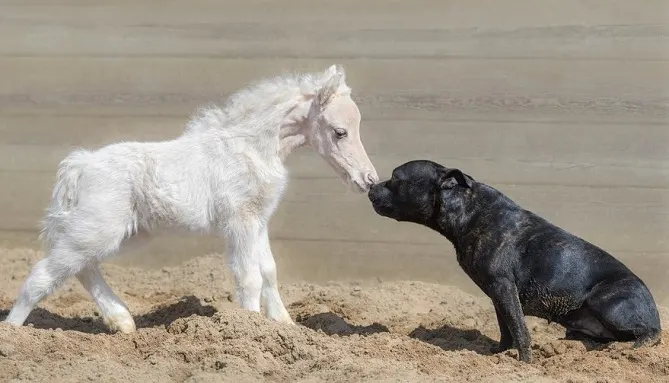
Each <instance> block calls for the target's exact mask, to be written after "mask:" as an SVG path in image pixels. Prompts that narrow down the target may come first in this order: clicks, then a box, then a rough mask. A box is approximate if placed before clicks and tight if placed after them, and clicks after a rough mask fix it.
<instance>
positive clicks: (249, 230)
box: [227, 222, 262, 312]
mask: <svg viewBox="0 0 669 383" xmlns="http://www.w3.org/2000/svg"><path fill="white" fill-rule="evenodd" d="M227 237H228V238H227V242H228V261H229V263H230V269H231V270H232V273H233V274H234V276H235V283H236V284H237V299H238V300H239V304H240V306H241V307H242V308H244V309H247V310H250V311H255V312H260V291H261V289H262V275H261V274H260V262H259V259H258V252H257V251H256V247H257V245H258V243H259V238H260V225H255V224H253V223H246V222H245V223H241V224H236V225H232V228H231V229H230V230H229V232H228V235H227Z"/></svg>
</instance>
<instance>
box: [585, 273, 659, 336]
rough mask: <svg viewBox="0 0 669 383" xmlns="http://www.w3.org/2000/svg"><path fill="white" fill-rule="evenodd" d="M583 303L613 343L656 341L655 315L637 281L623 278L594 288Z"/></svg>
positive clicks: (653, 307)
mask: <svg viewBox="0 0 669 383" xmlns="http://www.w3.org/2000/svg"><path fill="white" fill-rule="evenodd" d="M586 304H587V305H588V307H589V309H590V311H591V312H592V314H593V316H595V317H596V318H597V319H599V321H600V322H601V323H602V325H604V326H605V327H606V328H607V329H608V330H609V331H610V332H611V333H612V334H613V336H614V338H615V340H616V341H619V342H630V341H633V342H634V347H640V346H644V345H654V344H656V343H658V342H659V341H660V332H661V327H660V317H659V313H658V312H657V308H656V306H655V303H654V301H653V299H652V297H651V295H650V292H649V291H648V289H647V288H646V287H645V286H644V285H643V284H642V283H641V282H640V281H638V280H630V279H627V280H621V281H616V282H614V283H612V284H607V285H603V286H598V288H597V290H596V291H593V294H592V295H591V296H590V297H589V298H588V300H587V301H586Z"/></svg>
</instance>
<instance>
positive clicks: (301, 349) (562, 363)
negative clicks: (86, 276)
mask: <svg viewBox="0 0 669 383" xmlns="http://www.w3.org/2000/svg"><path fill="white" fill-rule="evenodd" d="M39 256H40V254H39V253H36V252H34V251H30V250H15V251H9V252H7V253H4V254H3V258H2V263H1V264H0V266H2V269H3V278H2V282H1V283H0V291H2V292H5V291H8V292H13V291H14V290H15V289H17V288H18V286H19V283H20V281H21V279H22V278H24V277H25V275H26V274H27V272H28V270H29V267H30V265H32V264H33V263H34V262H35V260H36V259H38V257H39ZM224 264H225V260H224V259H223V257H221V256H218V255H212V256H206V257H202V258H198V259H195V260H193V261H190V262H188V263H185V264H183V265H181V266H179V267H166V268H163V269H162V270H155V271H151V272H147V271H145V270H141V269H136V268H123V267H119V266H108V267H106V268H105V275H106V276H107V278H108V280H109V281H110V284H111V286H112V287H113V288H115V289H116V291H118V292H120V296H121V297H122V298H123V299H124V300H125V301H126V302H127V303H128V305H129V307H130V310H131V311H132V312H133V314H134V315H135V320H136V322H137V325H138V327H139V330H138V331H137V332H136V333H135V334H131V335H123V334H116V335H111V334H108V333H107V332H106V330H105V328H104V327H103V325H102V323H101V321H100V319H99V318H98V314H97V312H96V311H95V308H94V306H93V305H92V303H91V302H90V301H89V299H88V297H87V296H86V293H85V291H84V290H83V289H82V288H81V287H80V286H78V285H77V284H74V283H70V284H68V285H67V286H66V287H65V288H64V289H63V290H61V291H60V292H59V293H57V294H56V295H54V296H52V297H51V298H49V299H48V300H47V301H46V302H45V303H44V304H43V305H42V308H40V309H38V310H36V311H35V313H34V314H33V315H32V317H31V320H30V322H31V323H32V324H31V325H30V327H27V328H24V329H21V330H16V329H14V328H11V327H9V326H8V325H4V324H3V325H0V380H3V381H7V380H12V379H15V380H30V381H59V382H60V381H137V382H139V381H141V382H169V381H188V382H214V381H230V382H240V381H244V382H252V381H300V382H320V381H328V382H351V381H380V382H391V381H393V382H435V381H444V382H462V381H485V382H644V383H647V382H666V381H667V379H669V347H668V346H667V345H666V341H665V342H663V344H661V345H659V346H655V347H650V348H645V349H637V350H630V349H628V347H626V346H627V345H625V344H614V345H610V346H609V347H608V348H605V347H602V346H598V345H595V344H588V343H581V342H578V341H567V340H562V339H561V338H562V337H563V335H564V330H563V329H562V328H560V326H558V325H554V324H550V325H549V324H547V323H546V321H544V320H539V319H537V318H528V319H527V323H528V327H529V328H530V331H531V336H532V349H533V355H534V360H533V363H532V364H531V365H526V364H523V363H521V362H518V361H517V360H516V359H515V351H510V352H507V353H506V354H501V355H492V354H491V352H490V349H491V347H493V346H495V345H496V341H497V340H498V339H499V333H498V330H497V322H496V319H495V314H494V311H493V309H492V307H491V305H490V302H489V301H488V300H486V299H481V298H478V297H475V296H472V295H469V294H466V293H464V292H462V291H461V290H460V289H458V288H456V287H453V286H445V285H438V284H431V283H425V282H416V281H394V282H384V281H381V280H377V281H374V282H369V281H367V282H361V283H329V284H325V285H313V284H306V283H301V284H289V285H284V286H283V287H282V289H281V290H282V293H283V295H284V297H285V298H286V300H287V303H289V311H290V313H291V316H292V317H293V318H294V319H295V320H296V321H297V322H298V325H296V326H290V325H283V324H278V323H275V322H272V321H269V320H267V319H265V318H264V317H263V316H261V315H260V314H256V313H250V312H247V311H245V310H241V309H239V308H237V307H236V304H235V302H234V298H232V296H233V295H232V294H231V291H233V286H232V284H231V280H230V278H228V277H226V276H227V275H228V273H227V270H226V268H225V267H224V266H223V265H224ZM11 298H12V296H10V295H8V294H5V293H0V305H1V306H2V307H8V306H9V304H10V302H11ZM4 313H6V311H5V312H3V314H2V315H4ZM662 318H663V321H664V323H665V325H666V323H667V322H666V321H667V319H669V312H668V311H667V310H666V309H663V310H662ZM664 336H665V337H666V336H667V334H666V332H665V334H664Z"/></svg>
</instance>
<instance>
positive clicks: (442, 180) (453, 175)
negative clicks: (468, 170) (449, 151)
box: [437, 169, 473, 189]
mask: <svg viewBox="0 0 669 383" xmlns="http://www.w3.org/2000/svg"><path fill="white" fill-rule="evenodd" d="M472 180H473V179H472V178H471V177H469V176H468V175H466V174H464V173H462V171H460V169H444V170H442V171H440V172H439V180H438V181H437V182H438V185H439V187H440V188H441V189H452V188H454V187H455V185H460V186H462V187H465V188H471V187H472Z"/></svg>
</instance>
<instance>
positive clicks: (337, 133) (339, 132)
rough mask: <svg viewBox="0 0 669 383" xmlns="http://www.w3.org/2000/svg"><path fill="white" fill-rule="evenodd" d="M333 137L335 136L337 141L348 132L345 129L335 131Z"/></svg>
mask: <svg viewBox="0 0 669 383" xmlns="http://www.w3.org/2000/svg"><path fill="white" fill-rule="evenodd" d="M334 131H335V136H337V138H338V139H342V138H344V137H346V136H348V132H347V131H346V130H345V129H335V130H334Z"/></svg>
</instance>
